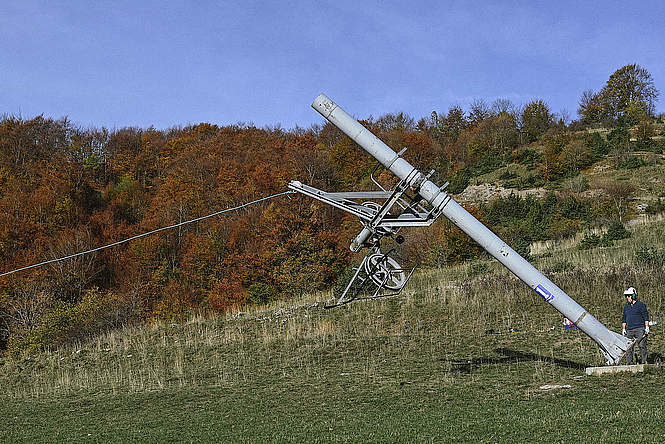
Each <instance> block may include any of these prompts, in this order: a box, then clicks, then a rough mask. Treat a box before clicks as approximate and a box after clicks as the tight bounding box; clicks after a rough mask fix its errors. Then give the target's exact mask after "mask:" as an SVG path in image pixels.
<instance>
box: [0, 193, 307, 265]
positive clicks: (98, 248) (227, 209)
mask: <svg viewBox="0 0 665 444" xmlns="http://www.w3.org/2000/svg"><path fill="white" fill-rule="evenodd" d="M293 193H295V191H291V190H289V191H283V192H281V193H276V194H272V195H270V196H266V197H262V198H261V199H256V200H253V201H251V202H245V203H244V204H242V205H238V206H236V207H232V208H226V209H224V210H220V211H215V212H214V213H211V214H208V215H207V216H201V217H197V218H195V219H190V220H186V221H184V222H179V223H177V224H173V225H169V226H166V227H161V228H157V229H156V230H152V231H148V232H146V233H142V234H137V235H136V236H132V237H128V238H127V239H123V240H120V241H117V242H113V243H111V244H107V245H102V246H101V247H97V248H93V249H91V250H86V251H81V252H79V253H75V254H70V255H69V256H63V257H60V258H57V259H50V260H48V261H43V262H39V263H37V264H32V265H28V266H26V267H21V268H17V269H15V270H12V271H7V272H5V273H2V274H0V277H3V276H7V275H9V274H13V273H18V272H19V271H24V270H28V269H30V268H36V267H41V266H42V265H47V264H52V263H54V262H60V261H64V260H67V259H72V258H75V257H77V256H83V255H85V254H90V253H94V252H95V251H99V250H104V249H106V248H111V247H115V246H116V245H120V244H124V243H126V242H130V241H133V240H134V239H138V238H141V237H145V236H149V235H151V234H155V233H158V232H160V231H164V230H170V229H173V228H177V227H181V226H183V225H187V224H191V223H194V222H198V221H201V220H203V219H208V218H210V217H214V216H218V215H220V214H223V213H228V212H229V211H236V210H240V209H242V208H245V207H248V206H250V205H255V204H257V203H260V202H263V201H266V200H269V199H274V198H276V197H279V196H284V195H285V194H293Z"/></svg>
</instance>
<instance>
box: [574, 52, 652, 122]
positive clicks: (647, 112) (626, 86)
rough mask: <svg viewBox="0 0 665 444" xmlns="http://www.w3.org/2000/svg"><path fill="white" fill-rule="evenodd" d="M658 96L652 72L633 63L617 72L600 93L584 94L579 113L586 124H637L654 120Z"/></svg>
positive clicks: (587, 92)
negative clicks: (611, 121)
mask: <svg viewBox="0 0 665 444" xmlns="http://www.w3.org/2000/svg"><path fill="white" fill-rule="evenodd" d="M658 95H659V91H658V89H656V86H655V84H654V81H653V78H652V77H651V74H650V73H649V71H647V70H646V69H645V68H642V67H641V66H640V65H638V64H635V63H633V64H630V65H626V66H623V67H621V68H619V69H618V70H616V71H615V72H614V73H613V74H612V75H611V76H610V78H609V79H608V80H607V82H606V83H605V86H603V88H602V89H601V90H600V91H599V92H597V93H594V92H593V91H585V92H584V93H582V97H581V98H580V106H579V109H578V111H577V112H578V114H579V115H580V116H581V117H582V120H583V121H584V122H585V123H594V122H601V121H602V120H604V119H619V118H627V119H628V120H629V121H630V123H631V124H635V123H637V122H639V121H640V120H641V118H643V117H645V116H649V117H650V116H653V113H654V111H655V104H656V101H657V99H658Z"/></svg>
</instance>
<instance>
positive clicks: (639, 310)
mask: <svg viewBox="0 0 665 444" xmlns="http://www.w3.org/2000/svg"><path fill="white" fill-rule="evenodd" d="M623 294H624V296H626V305H624V307H623V317H622V318H621V328H622V329H623V335H624V336H627V337H628V338H630V339H637V341H638V343H639V345H640V353H641V355H642V364H646V363H647V338H646V336H645V335H648V334H649V312H648V311H647V306H646V304H645V303H644V302H642V301H638V300H637V290H635V289H634V288H633V287H628V289H626V291H624V292H623ZM642 338H644V339H642ZM640 340H641V342H640ZM633 349H634V347H631V349H630V350H628V353H627V354H626V361H627V362H628V365H631V364H632V363H633Z"/></svg>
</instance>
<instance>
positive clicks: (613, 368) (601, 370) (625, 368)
mask: <svg viewBox="0 0 665 444" xmlns="http://www.w3.org/2000/svg"><path fill="white" fill-rule="evenodd" d="M647 365H649V364H635V365H608V366H605V367H587V368H586V374H587V375H589V376H591V375H594V376H599V375H605V374H608V373H619V372H632V373H640V372H643V371H644V369H645V368H646V367H647Z"/></svg>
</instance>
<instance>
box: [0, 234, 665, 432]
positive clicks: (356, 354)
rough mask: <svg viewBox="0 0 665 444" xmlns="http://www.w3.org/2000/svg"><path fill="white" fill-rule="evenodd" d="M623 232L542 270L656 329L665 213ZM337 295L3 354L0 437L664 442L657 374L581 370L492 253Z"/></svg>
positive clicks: (577, 349)
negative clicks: (330, 304) (384, 287)
mask: <svg viewBox="0 0 665 444" xmlns="http://www.w3.org/2000/svg"><path fill="white" fill-rule="evenodd" d="M631 230H632V231H633V233H632V237H631V238H629V239H625V240H622V241H618V242H616V243H615V244H614V246H612V247H607V248H595V249H591V250H584V251H580V250H578V249H576V248H575V247H574V246H573V247H569V248H566V249H564V248H562V247H561V246H560V245H559V246H557V245H553V246H552V245H550V246H541V248H539V250H538V251H539V252H538V254H537V256H536V258H535V261H534V262H535V265H536V266H537V267H538V268H540V269H541V270H543V271H544V272H545V273H546V274H548V276H549V277H550V278H551V279H552V280H553V281H554V282H555V283H557V284H558V285H559V286H560V287H562V288H563V289H564V290H565V291H567V292H568V293H569V294H570V295H571V296H572V297H573V298H574V299H576V300H577V301H578V302H580V304H581V305H582V306H584V307H585V308H587V309H588V310H589V311H590V312H591V313H592V314H593V315H594V316H596V317H597V318H599V319H600V320H601V321H602V322H603V323H605V324H606V325H608V326H609V327H611V328H613V329H614V330H618V329H619V328H620V324H619V322H620V312H621V307H622V304H623V302H624V300H623V298H622V296H621V293H622V290H623V288H625V287H626V286H628V285H632V286H635V287H637V288H638V289H639V290H641V295H642V298H643V300H644V301H645V302H646V303H647V305H648V306H649V309H650V311H651V314H652V318H654V319H656V320H658V321H663V312H664V311H665V307H664V306H663V300H662V297H661V295H662V294H663V293H664V291H665V270H664V267H663V260H665V256H664V254H665V240H664V239H665V223H664V222H662V221H658V222H651V223H648V224H637V225H634V226H633V227H632V228H631ZM636 252H641V253H639V254H637V253H636ZM330 296H331V295H329V294H319V295H314V296H311V297H304V298H302V299H300V300H291V301H288V302H281V303H275V304H274V305H271V306H269V307H263V308H260V309H252V310H251V311H247V312H237V313H233V314H230V315H228V316H226V317H220V318H214V319H202V318H197V319H192V320H190V321H189V322H187V323H184V324H164V325H153V326H151V327H135V328H126V329H124V330H119V331H113V332H111V333H109V334H106V335H103V336H100V337H97V338H94V339H93V340H91V341H89V342H86V343H82V344H76V345H75V346H73V347H67V348H62V349H58V350H53V351H50V352H47V353H43V354H41V355H38V356H36V357H34V358H31V359H22V360H12V359H9V358H3V359H2V360H0V381H1V383H2V387H3V392H2V394H1V395H0V397H2V398H3V399H2V407H0V414H1V415H2V417H3V418H4V425H3V427H1V428H0V441H2V442H28V441H39V442H80V441H84V440H90V441H91V442H118V441H146V442H183V441H185V442H187V441H192V442H194V441H196V442H270V441H298V442H348V441H357V442H358V441H359V442H366V441H370V442H371V441H375V442H423V441H424V442H442V441H450V442H455V441H462V442H464V441H470V442H536V441H540V442H543V441H547V442H563V441H571V440H580V437H583V438H582V439H583V440H584V441H586V442H619V441H621V442H626V440H628V441H637V440H639V441H643V442H663V441H664V440H665V425H664V423H663V421H662V418H663V417H665V407H664V406H665V379H664V378H663V373H661V371H660V367H654V368H653V369H651V370H650V371H648V372H646V373H644V374H639V375H613V376H606V377H586V376H583V375H584V368H585V367H586V366H590V365H600V364H602V363H603V361H602V357H601V355H600V353H599V351H598V348H597V346H596V345H595V343H593V341H591V340H590V339H589V338H587V337H586V336H585V335H584V334H582V333H581V332H579V331H564V330H563V329H562V318H561V316H560V315H559V313H558V312H556V311H555V310H554V309H552V308H551V307H549V306H548V305H547V304H545V303H543V302H542V300H541V299H540V298H539V297H537V295H535V294H534V293H533V292H531V291H530V290H528V289H527V288H526V287H525V286H524V285H523V284H522V283H521V282H520V281H518V280H517V279H516V278H514V277H513V276H512V275H511V274H510V273H509V272H507V271H506V270H504V269H503V268H502V267H501V266H500V265H499V264H497V263H495V262H493V261H477V262H473V263H469V264H466V265H463V266H459V267H454V268H445V269H435V270H422V271H420V272H419V273H418V274H417V275H416V276H414V279H413V282H412V283H411V284H410V285H409V287H408V290H407V291H406V292H405V294H404V295H403V296H401V297H397V298H391V299H383V300H377V301H372V302H358V303H354V304H351V305H349V306H347V307H345V308H341V309H335V310H323V309H322V302H323V300H324V299H327V298H329V297H330ZM659 327H660V326H657V327H655V328H654V330H655V331H654V334H653V335H652V337H651V338H650V353H651V360H652V361H653V362H660V361H661V360H662V357H663V355H664V354H665V336H662V334H661V332H660V329H659ZM510 329H519V332H514V333H510ZM546 384H559V385H570V388H561V389H554V390H549V391H548V390H541V388H540V387H541V386H543V385H546Z"/></svg>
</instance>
